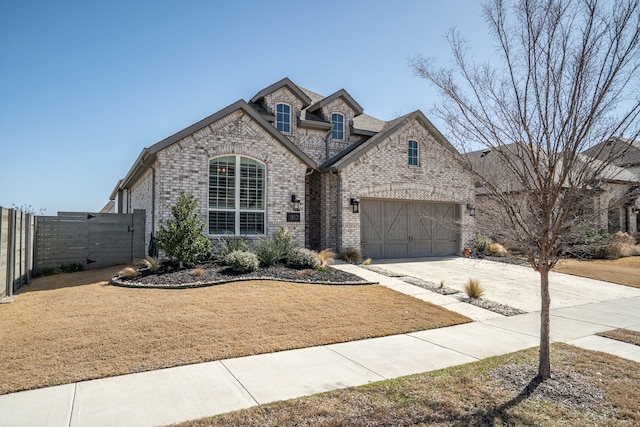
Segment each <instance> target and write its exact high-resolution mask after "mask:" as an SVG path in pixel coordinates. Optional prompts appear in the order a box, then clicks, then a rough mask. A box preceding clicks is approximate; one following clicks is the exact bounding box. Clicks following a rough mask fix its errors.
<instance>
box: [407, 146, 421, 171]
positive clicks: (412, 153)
mask: <svg viewBox="0 0 640 427" xmlns="http://www.w3.org/2000/svg"><path fill="white" fill-rule="evenodd" d="M407 153H408V161H409V166H419V164H418V141H414V140H409V142H408V143H407Z"/></svg>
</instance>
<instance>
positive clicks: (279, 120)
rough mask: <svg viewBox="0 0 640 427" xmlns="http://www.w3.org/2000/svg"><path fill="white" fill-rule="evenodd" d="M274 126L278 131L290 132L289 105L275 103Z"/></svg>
mask: <svg viewBox="0 0 640 427" xmlns="http://www.w3.org/2000/svg"><path fill="white" fill-rule="evenodd" d="M276 128H277V129H278V130H279V131H280V132H291V107H290V106H288V105H287V104H277V105H276Z"/></svg>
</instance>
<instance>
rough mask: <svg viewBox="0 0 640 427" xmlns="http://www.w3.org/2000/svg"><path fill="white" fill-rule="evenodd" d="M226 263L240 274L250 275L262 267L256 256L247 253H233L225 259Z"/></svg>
mask: <svg viewBox="0 0 640 427" xmlns="http://www.w3.org/2000/svg"><path fill="white" fill-rule="evenodd" d="M224 263H225V264H226V265H228V266H229V268H231V269H232V270H233V271H235V272H238V273H249V272H251V271H255V270H257V269H258V267H259V266H260V261H258V257H257V256H256V254H254V253H252V252H247V251H233V252H231V253H230V254H228V255H227V256H225V257H224Z"/></svg>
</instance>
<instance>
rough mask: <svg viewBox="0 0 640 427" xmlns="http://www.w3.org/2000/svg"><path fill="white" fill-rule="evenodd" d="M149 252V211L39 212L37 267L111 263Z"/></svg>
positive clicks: (89, 265)
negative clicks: (147, 234)
mask: <svg viewBox="0 0 640 427" xmlns="http://www.w3.org/2000/svg"><path fill="white" fill-rule="evenodd" d="M144 256H145V211H144V210H139V209H136V210H135V211H134V213H133V214H114V213H88V212H59V213H58V216H39V217H38V219H37V227H36V245H35V271H36V272H37V271H38V270H39V269H42V268H57V267H60V266H61V265H62V264H68V263H77V264H82V265H83V266H84V267H85V268H86V269H91V268H101V267H109V266H112V265H117V264H123V263H127V262H130V261H132V260H134V259H136V258H144Z"/></svg>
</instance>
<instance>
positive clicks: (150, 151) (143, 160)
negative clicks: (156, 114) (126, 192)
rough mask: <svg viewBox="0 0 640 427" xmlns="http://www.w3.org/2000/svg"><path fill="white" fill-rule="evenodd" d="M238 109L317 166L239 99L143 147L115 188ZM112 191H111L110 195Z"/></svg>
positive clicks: (305, 159)
mask: <svg viewBox="0 0 640 427" xmlns="http://www.w3.org/2000/svg"><path fill="white" fill-rule="evenodd" d="M238 110H241V111H243V112H244V113H245V114H247V115H248V116H249V117H251V118H252V119H253V120H255V121H256V122H257V123H258V124H259V125H260V126H262V127H263V128H264V129H265V130H266V131H267V132H268V133H269V134H270V135H271V136H273V137H274V138H275V139H276V140H278V141H279V142H280V143H281V144H282V145H284V146H285V148H287V149H288V150H289V151H290V152H291V153H293V154H294V155H295V156H296V157H298V158H299V159H300V160H301V161H302V162H303V163H304V164H306V165H307V167H310V168H314V169H315V168H317V165H316V162H315V161H314V160H312V159H311V158H310V157H309V156H308V155H306V154H305V153H304V152H303V151H302V150H301V149H300V148H298V147H297V146H296V145H295V144H294V143H292V142H291V141H290V140H289V139H287V138H286V137H285V136H284V135H282V134H281V133H280V132H278V131H277V130H276V128H275V127H273V126H272V125H271V124H270V123H269V122H268V121H267V120H266V119H265V118H264V117H262V115H261V114H260V113H259V112H257V111H256V110H255V109H253V108H252V107H251V106H250V105H249V104H247V102H246V101H244V100H242V99H240V100H238V101H236V102H234V103H233V104H231V105H229V106H228V107H226V108H223V109H222V110H220V111H218V112H217V113H214V114H212V115H210V116H209V117H206V118H204V119H202V120H200V121H199V122H197V123H194V124H192V125H191V126H189V127H187V128H185V129H183V130H181V131H180V132H177V133H175V134H173V135H171V136H170V137H168V138H165V139H163V140H162V141H159V142H157V143H155V144H153V145H152V146H150V147H147V148H144V149H143V150H142V152H141V153H140V155H139V156H138V158H137V159H136V161H135V162H134V164H133V166H132V167H131V169H130V170H129V172H128V173H127V175H126V176H125V177H124V178H123V179H122V180H120V182H118V185H117V187H116V188H117V189H122V188H126V187H127V186H128V185H129V183H130V182H131V181H132V180H134V179H135V178H137V177H138V176H140V174H141V173H142V172H143V171H144V170H146V168H148V167H149V166H148V164H149V163H148V162H150V161H153V159H154V158H155V155H156V154H157V153H158V152H159V151H161V150H164V149H165V148H167V147H169V146H171V145H173V144H175V143H176V142H178V141H181V140H182V139H184V138H186V137H188V136H189V135H192V134H194V133H195V132H197V131H199V130H201V129H203V128H205V127H207V126H209V125H210V124H212V123H215V122H217V121H218V120H220V119H222V118H223V117H226V116H228V115H229V114H231V113H234V112H236V111H238ZM115 192H116V190H114V193H115ZM114 193H112V197H113V194H114Z"/></svg>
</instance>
